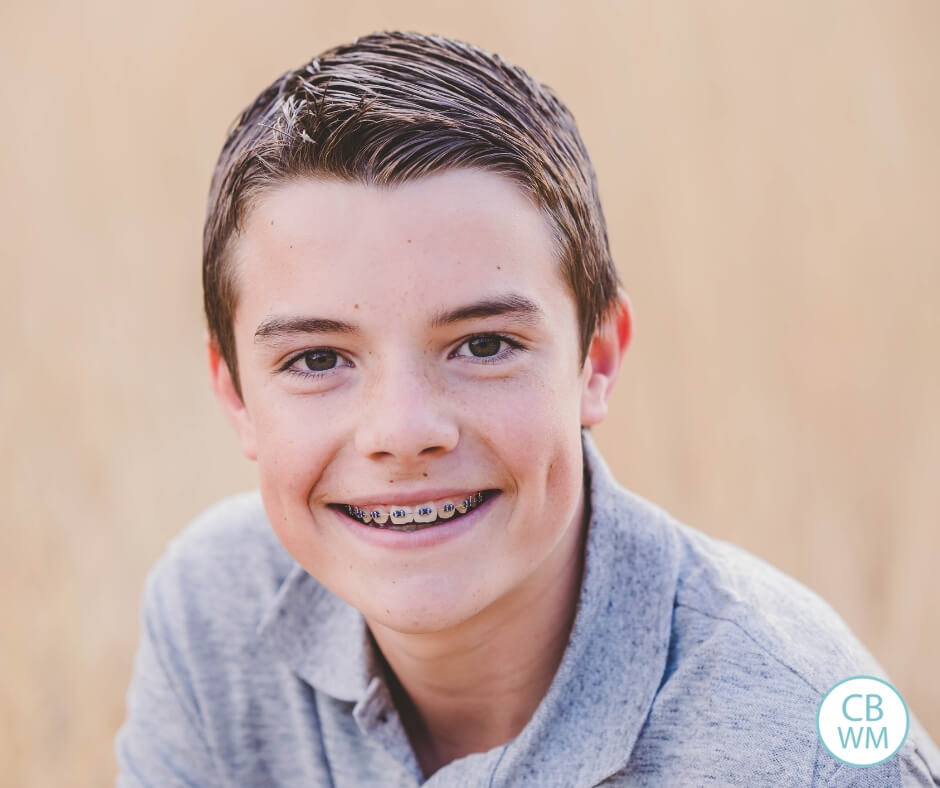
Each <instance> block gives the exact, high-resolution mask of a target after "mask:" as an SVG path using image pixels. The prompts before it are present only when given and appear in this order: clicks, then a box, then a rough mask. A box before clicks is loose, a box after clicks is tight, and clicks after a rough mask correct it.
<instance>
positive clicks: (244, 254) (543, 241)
mask: <svg viewBox="0 0 940 788" xmlns="http://www.w3.org/2000/svg"><path fill="white" fill-rule="evenodd" d="M232 263H233V264H234V267H235V273H236V281H237V282H238V291H239V306H238V310H237V312H236V320H238V319H239V317H240V316H241V315H242V314H244V315H245V316H246V317H248V315H251V316H253V317H256V316H258V314H260V313H266V314H270V313H272V312H278V311H280V312H283V311H285V310H287V311H291V310H293V311H295V312H296V311H298V310H302V309H303V308H304V306H305V302H306V303H309V302H310V301H311V300H314V301H319V302H323V301H330V300H332V304H331V306H332V307H333V310H334V311H335V310H337V309H342V308H344V306H352V307H355V308H356V309H359V308H360V306H372V307H378V306H382V307H384V308H385V309H386V310H388V311H389V312H392V311H395V310H401V309H406V310H410V311H413V310H414V309H416V308H422V307H428V308H429V309H431V310H436V309H437V308H438V307H440V306H441V305H445V306H446V305H447V304H449V303H451V302H456V301H459V300H461V295H462V294H466V295H467V296H468V297H469V296H470V295H473V296H480V295H483V296H499V295H501V294H502V293H504V292H506V291H507V290H512V291H514V292H518V291H520V290H521V291H525V292H526V296H527V297H529V298H532V299H534V300H536V301H539V302H541V304H542V306H543V308H544V309H545V310H546V311H548V312H551V310H552V308H553V307H554V308H557V307H558V300H559V299H566V300H568V301H570V300H571V299H570V294H569V292H568V288H567V286H566V284H565V283H564V281H563V280H562V277H561V267H560V265H559V263H558V254H557V247H556V243H555V239H554V235H553V233H552V229H551V224H550V222H549V220H548V218H547V217H546V215H545V214H544V213H543V212H542V211H541V210H540V209H539V208H538V207H537V206H536V205H534V203H533V202H532V201H531V200H530V199H529V198H528V197H527V196H526V195H525V194H524V193H523V191H522V190H521V188H520V187H519V186H517V185H516V184H515V183H514V182H512V181H510V180H509V179H508V178H506V177H503V176H500V175H497V174H494V173H491V172H484V171H480V170H468V169H462V170H452V171H448V172H444V173H438V174H435V175H430V176H427V177H424V178H420V179H417V180H414V181H408V182H405V183H403V184H400V185H395V186H390V187H377V186H369V185H364V184H360V183H351V182H346V181H338V180H320V179H310V178H304V179H296V180H292V181H289V182H287V183H284V184H280V185H278V186H277V187H275V188H273V189H272V190H270V191H268V192H266V193H265V194H264V195H263V196H262V197H261V198H260V199H259V200H257V201H256V203H255V205H254V207H253V208H252V210H251V211H250V213H249V215H248V217H247V221H246V222H245V225H244V229H243V231H242V233H241V234H240V236H239V238H238V239H237V241H236V244H235V248H234V255H233V258H232ZM463 300H467V299H466V298H465V299H463ZM572 303H573V302H572ZM319 305H320V304H319V303H318V306H319Z"/></svg>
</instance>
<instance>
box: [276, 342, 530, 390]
mask: <svg viewBox="0 0 940 788" xmlns="http://www.w3.org/2000/svg"><path fill="white" fill-rule="evenodd" d="M482 338H492V339H498V340H500V342H505V343H506V345H508V347H507V348H506V349H505V350H501V351H500V352H499V353H497V354H496V355H495V356H462V358H471V359H473V361H474V363H477V364H495V363H498V362H500V361H505V360H506V359H507V358H509V357H510V356H513V355H515V354H516V353H517V352H519V351H520V350H525V346H524V345H523V344H522V343H521V342H518V341H517V340H515V339H511V338H509V337H507V336H506V335H505V334H497V333H493V332H488V333H480V334H473V335H471V336H469V337H467V338H466V339H464V340H462V341H461V343H460V344H459V345H457V348H456V350H459V349H460V348H462V347H463V346H464V345H466V344H467V343H468V342H472V341H473V340H474V339H482ZM456 350H455V351H454V352H453V353H451V354H450V355H448V356H447V357H448V358H458V356H457V355H456ZM324 352H326V353H335V354H336V356H337V357H338V358H344V357H343V355H342V354H341V353H339V352H338V351H336V350H334V349H333V348H329V347H318V348H308V349H307V350H302V351H301V352H300V353H295V354H294V355H293V356H291V357H290V358H289V359H288V360H287V361H286V362H285V363H284V365H283V366H282V367H281V369H280V371H281V372H285V373H287V374H288V375H294V376H296V377H299V378H303V379H304V380H316V379H318V378H322V377H324V376H325V375H331V374H333V373H334V372H335V371H336V369H337V367H333V369H325V370H322V371H314V370H310V369H308V370H306V371H303V372H302V371H300V370H299V369H294V364H296V363H297V362H298V361H300V360H301V359H303V357H304V356H306V355H307V354H308V353H324Z"/></svg>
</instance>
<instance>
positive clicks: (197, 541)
mask: <svg viewBox="0 0 940 788" xmlns="http://www.w3.org/2000/svg"><path fill="white" fill-rule="evenodd" d="M295 567H296V562H295V561H294V560H293V558H291V556H290V554H289V553H288V552H287V551H286V550H285V549H284V547H283V546H282V545H281V543H280V542H279V541H278V539H277V537H276V536H275V534H274V531H273V530H272V528H271V525H270V522H269V521H268V517H267V515H266V513H265V511H264V505H263V503H262V500H261V495H260V493H259V492H258V491H252V492H245V493H239V494H237V495H233V496H231V497H228V498H225V499H223V500H221V501H219V502H218V503H216V504H214V505H212V506H210V507H209V508H208V509H206V510H205V511H204V512H203V513H202V514H200V515H199V516H197V517H196V518H195V519H194V520H193V521H192V522H190V523H189V525H187V526H186V527H185V528H184V529H183V530H182V531H181V532H180V533H179V534H178V535H177V536H176V537H175V538H173V539H172V540H171V541H170V543H169V544H168V545H167V547H166V549H165V551H164V553H163V555H161V556H160V558H159V559H158V560H157V562H156V564H155V565H154V567H153V568H152V569H151V571H150V573H149V575H148V577H147V583H146V589H145V594H144V605H145V607H148V606H149V607H150V608H151V612H152V613H156V614H157V615H158V617H159V618H162V619H163V620H167V619H168V618H169V619H170V620H172V619H177V620H189V621H190V622H191V623H196V621H198V622H199V623H200V624H201V625H204V626H206V627H207V628H208V629H209V630H216V629H221V628H223V627H226V626H228V627H232V626H234V627H239V626H242V627H245V628H249V627H250V628H251V629H252V630H253V629H254V627H255V626H256V625H257V623H258V621H259V620H260V618H261V617H262V615H263V614H264V612H265V610H266V609H267V607H268V606H269V605H270V604H271V603H272V602H273V600H274V597H275V596H276V595H277V593H278V590H279V589H280V587H281V585H282V583H283V582H284V580H285V579H286V578H287V576H288V574H289V573H290V572H291V570H293V569H294V568H295ZM194 619H195V620H196V621H194ZM230 634H231V633H230ZM245 634H246V635H247V634H248V632H247V631H246V632H245Z"/></svg>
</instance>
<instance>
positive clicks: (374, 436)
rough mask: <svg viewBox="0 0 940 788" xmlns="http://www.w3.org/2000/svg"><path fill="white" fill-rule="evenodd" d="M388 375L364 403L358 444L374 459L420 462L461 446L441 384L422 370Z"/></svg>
mask: <svg viewBox="0 0 940 788" xmlns="http://www.w3.org/2000/svg"><path fill="white" fill-rule="evenodd" d="M395 367H396V368H395V369H385V370H383V371H382V372H381V373H380V374H379V375H378V376H377V378H376V379H375V380H374V381H373V382H372V383H371V384H369V386H368V393H367V395H366V397H365V398H364V401H363V402H362V403H361V407H362V412H361V413H360V414H359V417H358V424H357V429H356V437H355V444H356V449H357V450H358V451H359V452H360V453H361V454H363V455H364V456H366V457H369V458H370V459H382V458H386V459H392V458H394V459H397V460H398V461H400V462H403V463H407V462H415V461H418V460H424V459H427V458H429V457H433V456H435V455H438V454H445V453H446V452H449V451H450V450H451V449H453V448H454V447H455V446H456V445H457V440H458V438H459V429H458V425H457V421H456V417H455V412H454V408H453V405H452V403H449V402H448V398H447V396H446V392H445V391H444V389H443V386H442V385H441V384H440V382H438V381H435V380H433V379H432V377H431V376H429V375H428V374H427V373H426V371H424V370H422V369H419V368H417V365H409V366H408V367H405V366H403V365H400V364H398V365H395Z"/></svg>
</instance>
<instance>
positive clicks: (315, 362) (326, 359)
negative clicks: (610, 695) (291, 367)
mask: <svg viewBox="0 0 940 788" xmlns="http://www.w3.org/2000/svg"><path fill="white" fill-rule="evenodd" d="M303 359H304V365H305V366H306V367H307V369H309V370H310V371H311V372H326V371H327V370H330V369H333V367H335V366H336V352H335V351H333V350H308V351H307V352H306V353H304V355H303Z"/></svg>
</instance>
